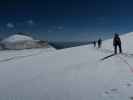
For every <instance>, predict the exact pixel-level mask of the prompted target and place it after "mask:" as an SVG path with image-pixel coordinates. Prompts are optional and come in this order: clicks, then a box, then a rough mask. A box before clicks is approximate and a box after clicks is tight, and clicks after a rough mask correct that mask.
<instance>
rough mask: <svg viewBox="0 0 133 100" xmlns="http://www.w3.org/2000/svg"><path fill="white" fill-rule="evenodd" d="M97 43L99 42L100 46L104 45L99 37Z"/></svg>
mask: <svg viewBox="0 0 133 100" xmlns="http://www.w3.org/2000/svg"><path fill="white" fill-rule="evenodd" d="M97 43H98V48H101V46H102V39H101V38H99V39H98V41H97Z"/></svg>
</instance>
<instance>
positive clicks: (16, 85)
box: [0, 33, 133, 100]
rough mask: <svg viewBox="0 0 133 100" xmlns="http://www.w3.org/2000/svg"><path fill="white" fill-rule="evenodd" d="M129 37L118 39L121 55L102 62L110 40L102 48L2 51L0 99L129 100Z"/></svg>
mask: <svg viewBox="0 0 133 100" xmlns="http://www.w3.org/2000/svg"><path fill="white" fill-rule="evenodd" d="M132 38H133V34H132V33H130V34H127V35H123V36H122V40H123V41H125V43H128V45H124V46H123V47H124V50H125V52H126V54H125V55H124V54H123V55H116V56H112V57H110V58H108V59H105V60H103V61H102V60H101V59H102V58H103V57H106V56H108V55H111V54H112V50H110V49H111V48H112V46H111V45H112V41H111V40H107V41H105V43H104V45H103V48H102V49H95V48H93V47H91V46H89V45H86V46H80V47H74V48H69V49H64V50H59V51H56V50H53V51H47V52H46V51H45V50H46V49H44V50H43V49H41V50H31V51H30V52H29V51H28V50H24V51H10V52H8V53H7V52H6V51H2V52H0V59H1V60H0V100H11V99H13V100H132V97H133V94H132V92H133V70H132V68H133V60H132V53H133V51H132V47H131V46H132V45H131V43H132V41H133V40H132ZM127 48H129V49H127ZM16 52H17V53H16ZM127 53H129V54H127ZM29 54H30V56H29ZM16 56H17V59H16ZM18 56H20V57H18ZM23 56H24V57H23ZM8 58H11V59H8Z"/></svg>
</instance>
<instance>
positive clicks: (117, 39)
mask: <svg viewBox="0 0 133 100" xmlns="http://www.w3.org/2000/svg"><path fill="white" fill-rule="evenodd" d="M113 46H114V53H115V54H117V47H119V52H120V53H122V48H121V39H120V37H119V34H117V33H115V35H114V39H113Z"/></svg>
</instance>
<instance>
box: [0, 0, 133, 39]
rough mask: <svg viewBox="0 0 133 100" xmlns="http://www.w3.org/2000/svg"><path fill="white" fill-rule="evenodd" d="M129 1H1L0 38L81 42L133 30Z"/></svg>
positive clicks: (130, 1)
mask: <svg viewBox="0 0 133 100" xmlns="http://www.w3.org/2000/svg"><path fill="white" fill-rule="evenodd" d="M132 4H133V1H132V0H21V1H20V0H1V1H0V12H1V16H0V37H5V36H8V35H11V34H13V33H15V32H30V33H32V34H33V36H35V37H37V38H40V39H47V40H50V41H51V40H52V41H70V40H77V41H84V40H93V39H97V38H98V37H102V38H108V37H111V36H112V35H113V34H112V33H113V32H118V33H126V32H131V31H133V6H132Z"/></svg>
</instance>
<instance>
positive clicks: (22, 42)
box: [1, 34, 48, 49]
mask: <svg viewBox="0 0 133 100" xmlns="http://www.w3.org/2000/svg"><path fill="white" fill-rule="evenodd" d="M1 43H2V45H3V46H4V49H30V48H39V47H43V46H44V47H47V46H48V43H47V42H45V43H44V44H45V45H44V44H43V45H41V44H40V42H39V41H37V40H34V39H33V38H32V37H29V36H26V35H23V34H15V35H11V36H9V37H7V38H5V39H3V40H2V41H1Z"/></svg>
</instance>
